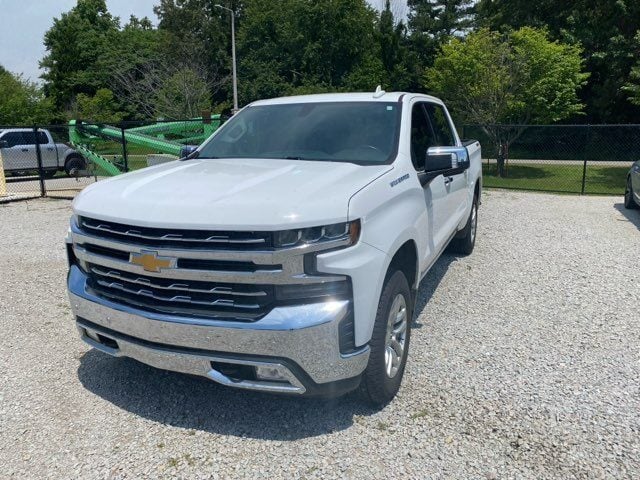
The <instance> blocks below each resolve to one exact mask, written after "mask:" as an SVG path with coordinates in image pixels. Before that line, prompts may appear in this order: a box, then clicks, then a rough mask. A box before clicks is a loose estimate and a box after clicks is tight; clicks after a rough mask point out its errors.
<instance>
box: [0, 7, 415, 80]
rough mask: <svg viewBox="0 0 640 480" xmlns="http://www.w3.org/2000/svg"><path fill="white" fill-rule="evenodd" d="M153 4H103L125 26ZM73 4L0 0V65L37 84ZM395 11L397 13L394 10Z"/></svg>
mask: <svg viewBox="0 0 640 480" xmlns="http://www.w3.org/2000/svg"><path fill="white" fill-rule="evenodd" d="M367 1H368V2H369V3H370V4H371V5H373V6H374V7H376V8H381V7H382V5H383V2H384V0H367ZM155 3H158V2H157V1H156V0H107V8H108V9H109V12H111V14H112V15H114V16H116V17H120V20H121V23H126V22H127V21H128V19H129V16H130V15H132V14H133V15H135V16H137V17H145V16H146V17H149V18H150V19H151V20H152V21H153V22H154V24H155V23H157V18H156V16H155V14H154V13H153V5H154V4H155ZM75 4H76V0H0V65H2V66H3V67H4V68H6V69H7V70H9V71H10V72H13V73H21V74H23V75H24V77H25V78H28V79H30V80H31V81H34V82H39V81H40V79H39V77H40V75H41V74H42V71H41V70H40V69H39V67H38V62H39V61H40V60H41V59H42V57H44V55H45V53H46V52H45V49H44V45H43V44H42V40H43V37H44V34H45V32H46V31H47V30H48V29H49V28H50V27H51V25H52V24H53V18H54V17H57V18H60V15H61V14H62V13H63V12H67V11H69V10H70V9H71V8H73V6H74V5H75ZM392 5H393V7H394V10H396V7H397V9H399V10H400V11H402V12H404V5H406V3H405V0H394V1H393V2H392ZM396 11H397V10H396Z"/></svg>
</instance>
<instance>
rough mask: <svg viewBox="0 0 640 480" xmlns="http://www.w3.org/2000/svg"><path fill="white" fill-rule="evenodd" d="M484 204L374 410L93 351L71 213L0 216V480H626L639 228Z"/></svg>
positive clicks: (595, 209) (7, 210) (520, 201)
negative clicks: (395, 387)
mask: <svg viewBox="0 0 640 480" xmlns="http://www.w3.org/2000/svg"><path fill="white" fill-rule="evenodd" d="M620 202H621V199H619V198H613V197H571V196H553V195H543V194H531V193H519V192H499V191H489V192H486V194H485V197H484V205H483V207H482V208H481V211H480V228H479V237H478V244H477V246H476V251H475V252H474V254H473V255H472V256H470V257H468V258H457V257H454V256H449V255H445V256H444V257H443V258H442V259H441V260H440V261H439V262H438V263H437V264H436V265H435V267H434V268H433V270H432V271H431V272H430V274H429V275H428V276H427V279H426V280H425V282H423V285H422V287H421V289H420V294H419V309H420V311H421V313H420V315H419V317H418V319H417V324H416V326H415V327H414V328H415V330H414V336H413V338H412V348H411V352H410V356H409V364H408V369H407V372H406V375H405V379H404V384H403V387H402V389H401V391H400V394H399V396H398V398H397V399H396V400H395V401H394V402H392V403H391V404H390V405H388V406H387V407H386V408H384V409H382V410H380V411H376V410H372V409H370V408H368V407H365V406H362V405H361V404H359V403H358V401H357V398H355V397H353V396H349V397H346V398H343V399H339V400H336V401H331V402H326V401H324V402H323V401H319V400H302V399H292V398H282V397H272V396H268V395H263V394H251V393H246V392H239V391H233V390H228V389H224V388H222V387H219V386H217V385H216V384H214V383H212V382H209V381H207V380H205V379H199V378H192V377H187V376H182V375H179V374H173V373H168V372H163V371H159V370H155V369H153V368H151V367H147V366H145V365H142V364H139V363H137V362H135V361H131V360H127V359H115V358H111V357H109V356H107V355H104V354H102V353H99V352H95V351H90V350H89V349H88V348H87V347H86V346H84V344H82V343H81V342H80V340H79V339H78V337H77V334H76V331H75V327H74V324H73V319H72V317H71V314H70V310H69V307H68V305H67V299H66V295H65V285H64V280H65V259H64V250H63V242H62V239H63V237H64V234H65V231H66V228H67V221H68V217H69V212H70V209H69V203H68V202H67V201H62V200H58V201H55V200H49V201H47V200H39V201H32V202H28V203H27V202H22V203H13V204H8V205H3V206H0V241H1V244H2V247H1V249H0V265H1V267H0V280H1V283H0V332H1V333H2V335H0V462H1V464H2V473H1V476H2V477H5V478H6V477H10V478H11V477H16V478H28V477H31V478H45V477H50V478H69V477H75V478H78V477H82V478H105V477H108V478H139V477H147V478H156V477H159V476H163V477H173V476H178V477H182V478H225V477H236V478H240V477H251V478H261V477H263V478H366V479H370V478H399V477H405V478H481V479H482V478H486V479H492V478H563V479H566V478H639V477H640V391H639V387H638V378H640V329H639V328H638V327H639V323H640V315H639V312H640V288H639V287H640V281H639V280H640V260H639V257H638V253H639V250H638V246H639V245H640V243H639V240H640V214H638V212H625V211H624V210H623V209H622V205H621V203H620Z"/></svg>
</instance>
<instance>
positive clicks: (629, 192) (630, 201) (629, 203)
mask: <svg viewBox="0 0 640 480" xmlns="http://www.w3.org/2000/svg"><path fill="white" fill-rule="evenodd" d="M624 206H625V208H628V209H634V208H638V204H637V203H636V201H635V200H634V198H633V187H632V186H631V177H628V178H627V186H626V188H625V189H624Z"/></svg>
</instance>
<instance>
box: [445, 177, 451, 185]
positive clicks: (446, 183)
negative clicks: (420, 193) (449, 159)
mask: <svg viewBox="0 0 640 480" xmlns="http://www.w3.org/2000/svg"><path fill="white" fill-rule="evenodd" d="M451 182H453V177H444V184H445V185H449V184H450V183H451Z"/></svg>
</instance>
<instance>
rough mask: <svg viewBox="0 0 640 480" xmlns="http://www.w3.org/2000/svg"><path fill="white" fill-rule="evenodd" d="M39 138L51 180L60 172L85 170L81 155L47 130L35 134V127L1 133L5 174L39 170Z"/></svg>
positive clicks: (12, 129) (5, 130) (1, 151)
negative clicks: (37, 148) (58, 141)
mask: <svg viewBox="0 0 640 480" xmlns="http://www.w3.org/2000/svg"><path fill="white" fill-rule="evenodd" d="M36 137H37V138H38V143H39V146H40V155H41V158H42V168H43V169H44V174H45V176H47V177H52V176H53V175H55V174H56V172H58V171H65V172H66V173H67V174H72V173H73V172H74V171H77V170H83V169H84V168H86V162H85V160H84V158H83V157H82V155H80V154H79V153H78V152H76V151H75V150H74V149H73V148H71V147H69V146H68V145H65V144H64V143H55V142H54V141H53V138H52V137H51V133H50V132H49V131H48V130H38V131H37V132H35V131H34V130H33V129H32V128H9V129H2V130H0V154H1V155H2V164H3V165H2V168H3V169H4V171H5V172H6V173H22V172H28V171H33V170H37V169H38V156H37V152H36Z"/></svg>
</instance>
